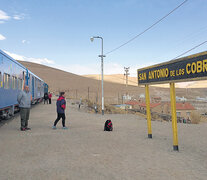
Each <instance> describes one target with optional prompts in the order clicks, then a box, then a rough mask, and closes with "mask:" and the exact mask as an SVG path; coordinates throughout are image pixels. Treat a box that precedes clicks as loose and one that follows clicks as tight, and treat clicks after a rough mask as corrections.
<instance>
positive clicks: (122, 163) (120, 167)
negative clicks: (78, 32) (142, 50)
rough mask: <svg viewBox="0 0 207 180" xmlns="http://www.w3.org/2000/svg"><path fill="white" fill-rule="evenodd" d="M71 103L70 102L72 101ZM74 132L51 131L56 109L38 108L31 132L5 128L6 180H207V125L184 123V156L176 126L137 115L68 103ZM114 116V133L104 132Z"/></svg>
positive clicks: (2, 159)
mask: <svg viewBox="0 0 207 180" xmlns="http://www.w3.org/2000/svg"><path fill="white" fill-rule="evenodd" d="M67 103H68V104H69V102H67ZM66 116H67V119H66V125H67V126H68V127H69V129H68V130H63V129H61V122H59V124H58V126H57V127H58V129H57V130H53V129H52V128H51V127H52V125H53V122H54V120H55V119H56V107H55V103H54V102H53V104H52V105H44V104H39V105H37V106H35V107H34V108H32V110H31V117H30V121H29V126H30V127H31V128H32V130H31V131H26V132H21V131H20V130H19V126H20V119H19V117H16V118H15V119H14V120H13V121H11V122H9V123H8V124H5V125H4V126H2V127H1V128H0V179H1V180H7V179H9V180H11V179H14V180H24V179H25V180H28V179H34V180H46V179H50V180H66V179H68V180H82V179H84V180H85V179H86V180H93V179H94V180H102V179H104V180H106V179H107V180H113V179H115V180H122V179H123V180H134V179H135V180H137V179H138V180H139V179H141V180H142V179H144V180H148V179H149V180H166V179H176V180H179V179H180V180H185V179H188V180H190V179H192V180H195V179H199V180H201V179H202V180H206V179H207V141H206V138H207V124H199V125H190V124H178V137H179V138H178V140H179V149H180V152H174V151H173V144H172V125H171V123H168V122H155V121H153V122H152V133H153V139H148V138H147V122H146V120H145V119H143V118H142V117H139V116H136V115H127V114H126V115H104V117H103V116H101V115H97V114H89V113H87V112H85V111H84V110H82V109H81V110H80V111H78V108H77V106H74V105H68V106H67V111H66ZM108 118H110V119H111V120H112V122H113V125H114V131H113V132H104V131H103V125H104V122H105V120H107V119H108Z"/></svg>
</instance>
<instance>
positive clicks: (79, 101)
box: [78, 98, 82, 109]
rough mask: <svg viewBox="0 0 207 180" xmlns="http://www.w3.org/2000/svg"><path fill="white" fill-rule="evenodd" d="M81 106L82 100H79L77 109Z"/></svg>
mask: <svg viewBox="0 0 207 180" xmlns="http://www.w3.org/2000/svg"><path fill="white" fill-rule="evenodd" d="M81 104H82V98H80V101H79V104H78V109H80V108H81Z"/></svg>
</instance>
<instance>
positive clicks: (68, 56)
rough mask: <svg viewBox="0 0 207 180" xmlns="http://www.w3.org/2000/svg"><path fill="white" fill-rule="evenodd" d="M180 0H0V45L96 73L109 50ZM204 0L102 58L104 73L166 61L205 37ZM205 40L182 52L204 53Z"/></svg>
mask: <svg viewBox="0 0 207 180" xmlns="http://www.w3.org/2000/svg"><path fill="white" fill-rule="evenodd" d="M183 1H184V0H167V1H166V0H59V1H57V0H0V4H1V6H0V49H2V50H4V51H6V52H7V53H9V54H10V55H11V56H12V57H14V58H18V59H21V60H26V61H31V62H37V63H41V64H45V65H48V66H52V67H57V68H60V69H63V70H66V71H69V72H72V73H76V74H98V73H100V58H99V57H98V55H99V54H100V51H101V41H100V40H99V39H95V40H94V42H93V43H91V41H90V37H91V36H102V37H103V38H104V52H105V53H106V52H109V51H111V50H112V49H114V48H116V47H118V46H119V45H121V44H122V43H124V42H126V41H128V40H129V39H131V38H133V37H134V36H136V35H137V34H139V33H140V32H142V31H143V30H145V29H146V28H148V27H149V26H150V25H152V24H153V23H154V22H156V21H157V20H158V19H160V18H161V17H163V16H164V15H166V14H167V13H168V12H170V11H171V10H172V9H173V8H175V7H176V6H178V5H179V4H181V3H182V2H183ZM206 9H207V1H206V0H188V1H187V3H185V4H184V5H183V6H182V7H180V8H179V9H178V10H176V11H175V12H174V13H173V14H171V15H170V16H168V17H167V18H166V19H164V20H163V21H162V22H161V23H159V24H158V25H156V26H155V27H153V28H152V29H151V30H149V31H148V32H146V33H145V34H143V35H142V36H140V37H139V38H137V39H135V40H134V41H132V42H131V43H129V44H127V45H126V46H124V47H122V48H120V49H119V50H117V51H115V52H113V53H111V54H108V55H107V56H106V58H105V59H104V65H105V66H104V71H105V73H106V74H116V73H124V66H127V67H128V66H130V73H131V75H133V76H136V69H137V68H140V67H145V66H148V65H152V64H156V63H160V62H165V61H168V60H171V59H173V58H174V57H176V56H178V55H180V54H182V53H183V52H185V51H187V50H188V49H191V48H192V47H194V46H196V45H198V44H200V43H202V42H203V41H205V40H207V23H206V22H207V21H206V19H207V11H206ZM206 47H207V44H204V45H203V46H201V47H199V48H197V49H195V50H193V51H192V52H190V53H188V54H186V55H189V54H194V53H197V52H201V51H206Z"/></svg>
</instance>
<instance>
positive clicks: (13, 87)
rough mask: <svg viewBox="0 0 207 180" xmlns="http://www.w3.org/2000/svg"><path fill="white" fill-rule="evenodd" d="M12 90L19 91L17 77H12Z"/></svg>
mask: <svg viewBox="0 0 207 180" xmlns="http://www.w3.org/2000/svg"><path fill="white" fill-rule="evenodd" d="M12 89H17V77H15V76H12Z"/></svg>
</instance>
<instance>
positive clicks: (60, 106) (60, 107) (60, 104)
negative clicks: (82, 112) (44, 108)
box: [52, 92, 68, 129]
mask: <svg viewBox="0 0 207 180" xmlns="http://www.w3.org/2000/svg"><path fill="white" fill-rule="evenodd" d="M56 106H57V119H56V120H55V122H54V125H53V127H52V128H53V129H57V128H56V125H57V123H58V121H59V120H60V119H61V118H62V126H63V127H62V128H63V129H68V128H67V127H66V126H65V108H66V101H65V92H61V93H60V96H59V98H58V99H57V102H56Z"/></svg>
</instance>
